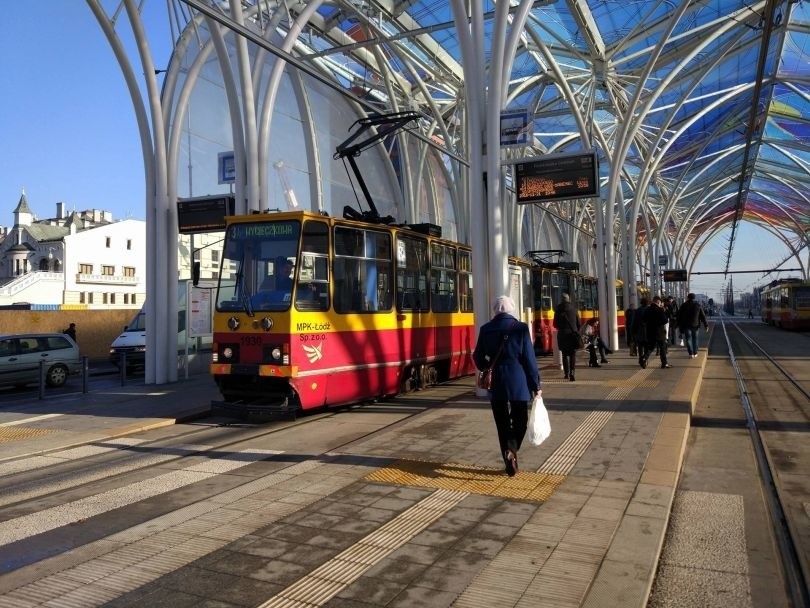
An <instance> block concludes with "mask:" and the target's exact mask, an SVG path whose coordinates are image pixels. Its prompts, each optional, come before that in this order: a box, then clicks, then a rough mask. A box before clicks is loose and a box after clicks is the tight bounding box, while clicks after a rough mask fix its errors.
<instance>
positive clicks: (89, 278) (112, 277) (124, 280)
mask: <svg viewBox="0 0 810 608" xmlns="http://www.w3.org/2000/svg"><path fill="white" fill-rule="evenodd" d="M76 282H77V283H95V284H96V285H127V286H135V285H138V283H140V279H139V278H138V277H125V276H123V275H120V274H82V273H78V274H76Z"/></svg>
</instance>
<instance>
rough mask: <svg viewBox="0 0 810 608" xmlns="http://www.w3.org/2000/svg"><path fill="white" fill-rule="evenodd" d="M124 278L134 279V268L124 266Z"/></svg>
mask: <svg viewBox="0 0 810 608" xmlns="http://www.w3.org/2000/svg"><path fill="white" fill-rule="evenodd" d="M124 276H125V277H134V276H135V269H134V268H133V267H132V266H124Z"/></svg>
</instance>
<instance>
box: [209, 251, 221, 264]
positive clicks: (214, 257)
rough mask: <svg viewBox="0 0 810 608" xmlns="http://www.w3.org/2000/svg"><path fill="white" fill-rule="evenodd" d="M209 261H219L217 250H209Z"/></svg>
mask: <svg viewBox="0 0 810 608" xmlns="http://www.w3.org/2000/svg"><path fill="white" fill-rule="evenodd" d="M211 261H212V262H219V251H212V252H211Z"/></svg>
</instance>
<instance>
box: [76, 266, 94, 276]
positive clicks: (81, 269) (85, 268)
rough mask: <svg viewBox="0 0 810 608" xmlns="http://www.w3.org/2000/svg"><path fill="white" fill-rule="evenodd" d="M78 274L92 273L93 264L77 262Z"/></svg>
mask: <svg viewBox="0 0 810 608" xmlns="http://www.w3.org/2000/svg"><path fill="white" fill-rule="evenodd" d="M79 274H93V265H92V264H79Z"/></svg>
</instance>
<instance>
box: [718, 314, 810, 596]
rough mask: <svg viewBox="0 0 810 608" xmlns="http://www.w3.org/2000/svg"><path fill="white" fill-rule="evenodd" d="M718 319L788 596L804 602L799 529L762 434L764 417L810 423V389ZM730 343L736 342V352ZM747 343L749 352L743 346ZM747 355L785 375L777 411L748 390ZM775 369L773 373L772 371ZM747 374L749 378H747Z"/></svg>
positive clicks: (805, 574) (808, 569)
mask: <svg viewBox="0 0 810 608" xmlns="http://www.w3.org/2000/svg"><path fill="white" fill-rule="evenodd" d="M720 325H721V327H722V330H723V336H724V338H725V342H726V346H727V348H728V357H729V360H730V364H731V366H732V368H733V370H734V375H735V377H736V382H737V386H738V388H739V393H740V403H741V406H742V409H743V411H744V413H745V418H746V427H747V428H748V431H749V435H750V439H751V443H752V446H753V449H754V454H755V458H756V462H757V469H758V471H759V474H760V482H761V486H762V490H763V496H764V498H765V502H766V504H767V507H768V515H769V519H770V523H771V527H772V532H773V537H774V540H775V542H776V545H777V547H778V550H779V556H780V559H781V567H782V572H783V575H784V579H785V587H786V590H787V593H788V595H789V600H790V602H791V603H792V605H793V606H808V605H810V591H808V582H807V581H808V579H810V564H808V563H807V560H806V559H803V558H802V550H801V548H800V546H799V545H800V538H799V533H798V530H797V529H796V525H795V524H794V522H793V521H792V518H791V517H789V516H788V514H787V511H788V509H787V508H786V504H785V503H786V502H787V499H786V497H785V492H784V490H782V489H781V488H780V485H781V484H780V482H779V479H778V477H779V471H778V466H777V464H776V462H775V459H774V456H773V451H772V449H771V448H770V447H769V445H768V440H767V438H766V437H765V436H764V431H763V423H765V426H767V427H768V428H769V429H770V430H783V431H788V432H789V431H790V429H791V428H792V427H791V426H790V425H789V424H785V423H791V422H792V423H795V422H797V421H799V422H803V424H807V423H810V414H809V413H808V404H810V391H808V388H807V386H805V385H804V384H803V383H802V382H801V380H799V379H798V378H796V377H795V376H794V375H793V374H792V373H791V372H790V371H789V370H788V369H787V368H786V366H784V365H782V364H780V363H779V362H778V361H777V360H776V359H775V358H774V357H773V356H771V354H770V353H769V352H768V351H767V350H766V348H764V347H763V346H762V345H761V344H760V343H759V342H758V341H757V340H755V339H754V338H753V337H752V336H751V335H750V334H748V333H747V332H745V331H744V330H743V329H742V327H740V325H739V324H738V323H735V322H733V321H731V322H728V323H727V322H726V321H725V320H723V319H722V317H721V318H720ZM727 325H730V326H731V328H732V332H730V331H729V329H728V328H727ZM736 336H739V339H737V338H736ZM735 346H736V347H737V350H736V352H735ZM746 349H747V350H749V352H744V351H745V350H746ZM748 356H753V357H754V360H756V359H759V360H760V361H765V362H767V363H766V365H765V366H763V367H759V368H758V371H757V376H763V375H764V377H769V378H774V377H776V378H782V379H783V382H781V383H780V384H781V385H784V381H786V382H787V384H788V385H789V386H790V387H792V388H790V389H785V388H784V386H783V387H782V388H783V393H782V394H781V395H780V398H779V399H777V400H776V401H778V404H779V408H778V410H779V411H776V409H775V406H774V405H773V404H772V403H769V401H770V399H765V396H764V395H763V394H761V393H758V392H757V391H750V390H749V385H750V384H751V381H752V378H751V376H752V373H753V372H752V371H751V370H749V371H747V372H746V371H745V370H743V369H742V365H741V364H740V360H741V358H742V357H748ZM749 367H750V365H749ZM774 372H775V374H776V376H774ZM746 374H747V375H746ZM747 380H748V382H746V381H747ZM771 397H773V395H771ZM789 410H792V411H789ZM786 418H787V419H788V420H786Z"/></svg>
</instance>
